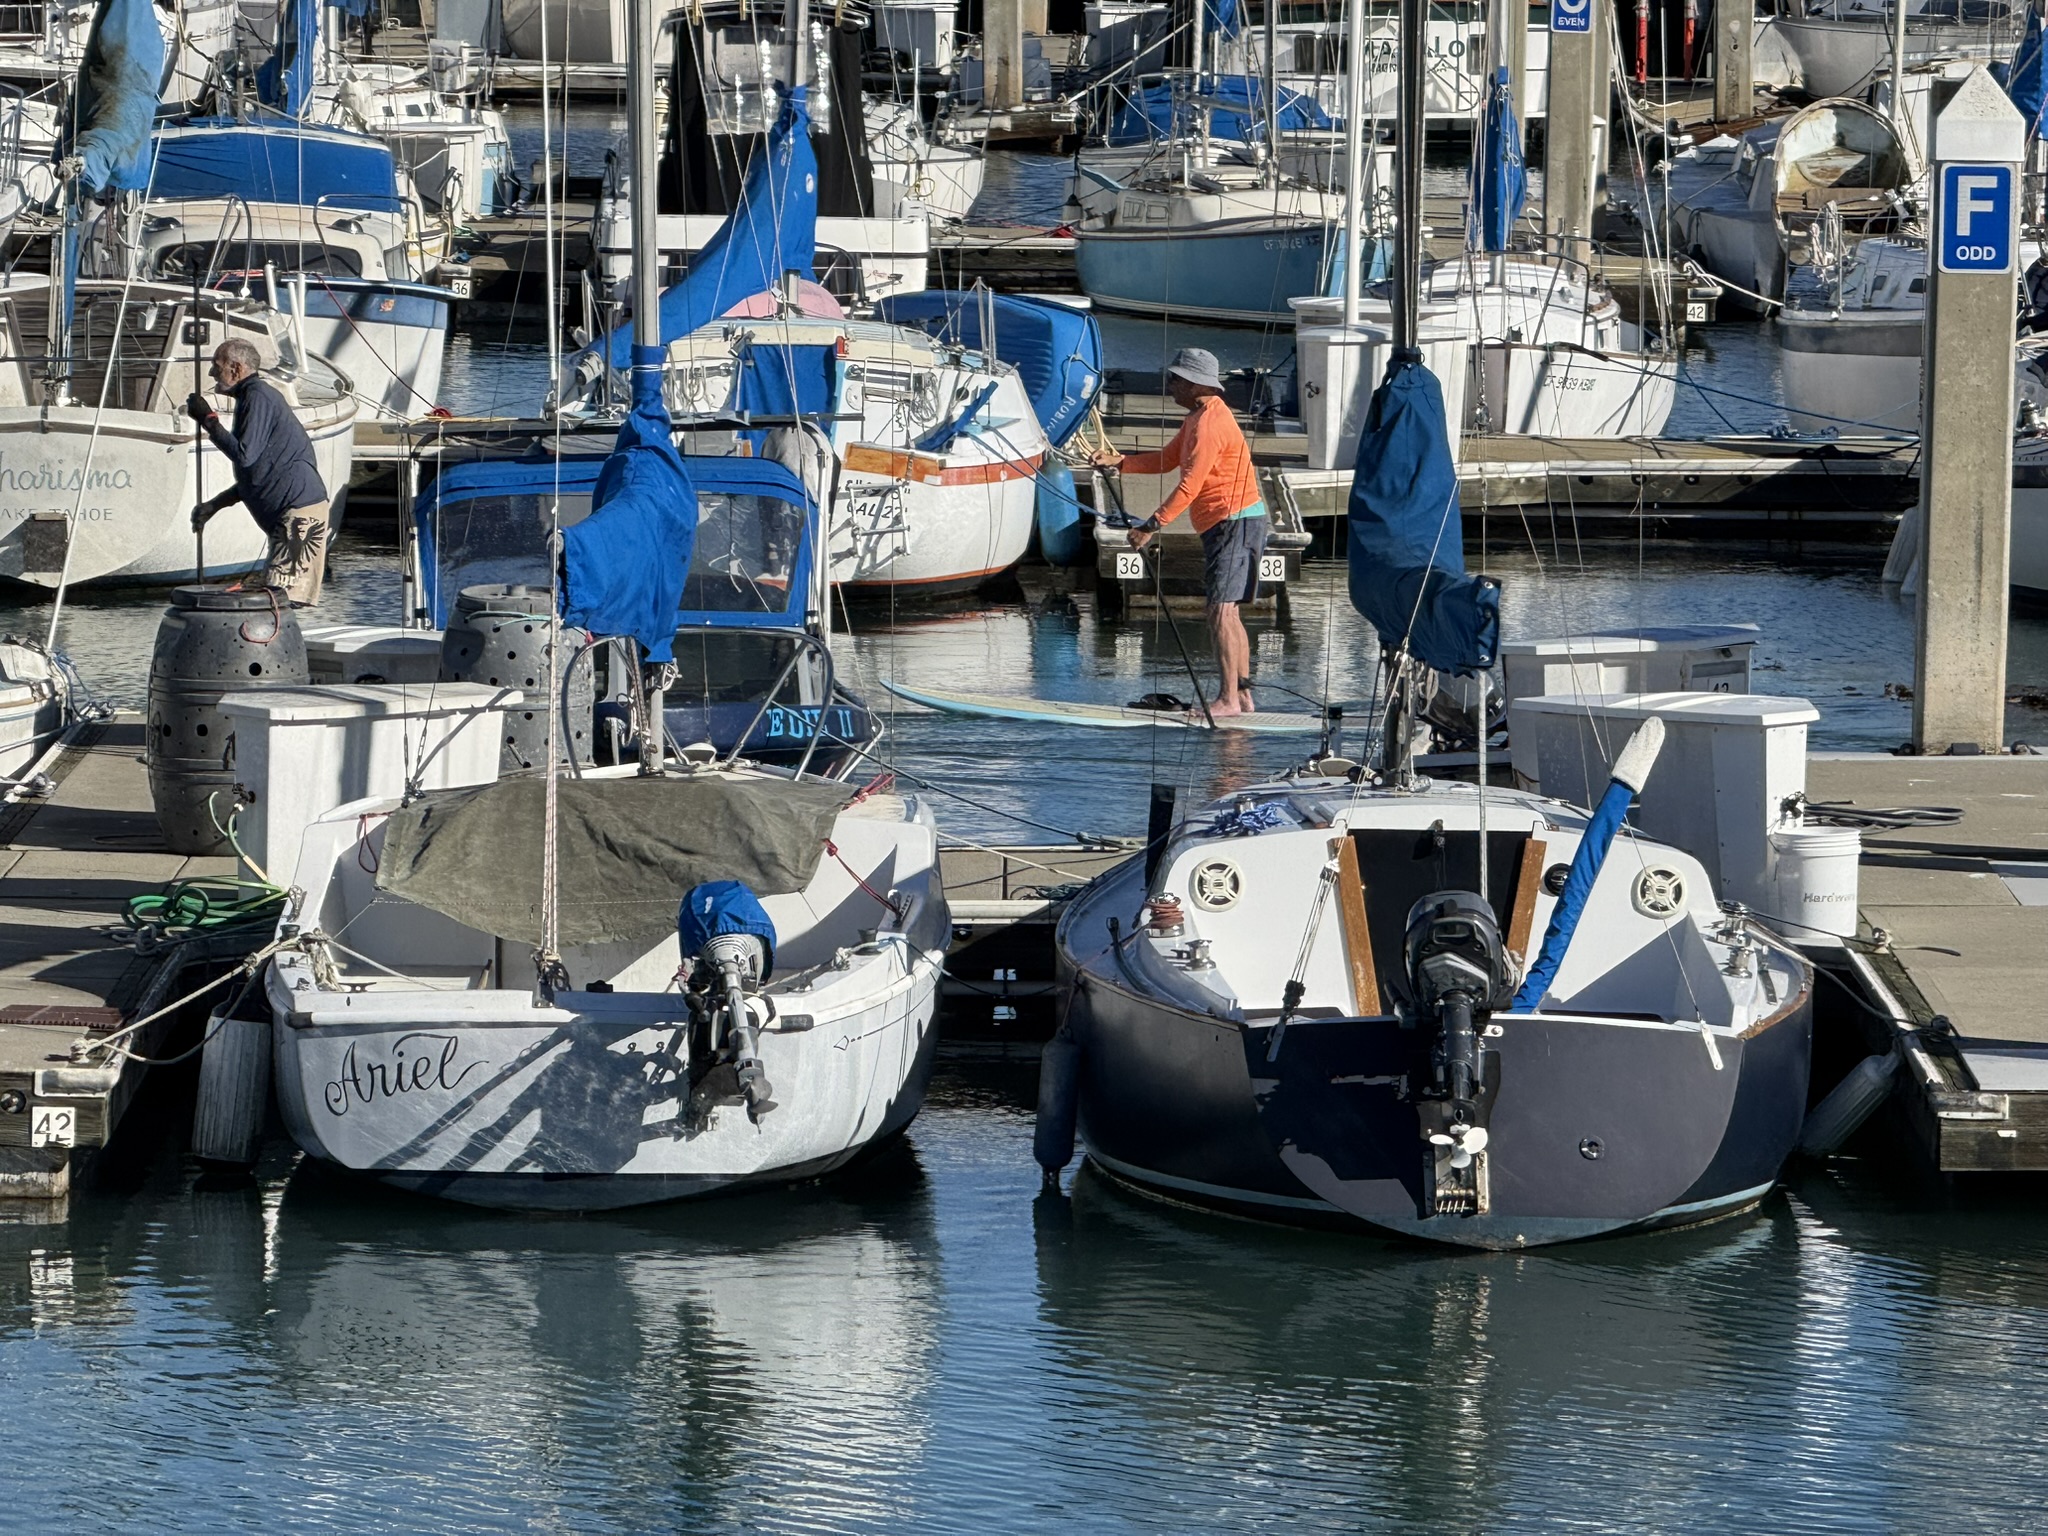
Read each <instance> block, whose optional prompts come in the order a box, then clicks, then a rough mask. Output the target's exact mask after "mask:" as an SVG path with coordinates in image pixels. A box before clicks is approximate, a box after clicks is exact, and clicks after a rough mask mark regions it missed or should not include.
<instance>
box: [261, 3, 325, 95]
mask: <svg viewBox="0 0 2048 1536" xmlns="http://www.w3.org/2000/svg"><path fill="white" fill-rule="evenodd" d="M319 49H320V0H285V3H284V5H283V7H282V8H280V10H279V11H278V13H277V49H276V51H275V52H274V53H272V54H271V56H270V57H269V58H268V59H265V60H264V61H263V63H262V65H261V66H260V67H259V68H258V69H257V71H256V96H257V99H258V100H259V101H261V102H262V103H263V104H264V105H265V106H266V107H275V108H277V110H278V111H280V112H282V113H284V115H285V116H286V117H300V116H303V115H304V113H305V110H306V103H307V102H309V101H311V100H312V99H313V59H314V56H315V55H316V54H317V53H318V52H319Z"/></svg>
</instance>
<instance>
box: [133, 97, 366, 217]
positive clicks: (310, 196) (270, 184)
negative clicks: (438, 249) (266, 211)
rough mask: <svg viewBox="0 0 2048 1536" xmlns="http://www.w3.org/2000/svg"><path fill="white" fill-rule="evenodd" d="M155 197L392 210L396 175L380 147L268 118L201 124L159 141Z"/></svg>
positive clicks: (175, 130) (167, 133) (187, 126)
mask: <svg viewBox="0 0 2048 1536" xmlns="http://www.w3.org/2000/svg"><path fill="white" fill-rule="evenodd" d="M151 194H152V195H153V196H154V197H156V198H157V199H159V200H161V201H164V202H179V201H184V200H188V199H197V198H206V197H239V198H242V199H244V200H245V201H248V202H252V203H305V204H308V205H310V204H313V203H318V202H320V201H321V200H322V199H325V200H326V202H327V203H328V204H329V205H330V206H334V207H341V208H364V209H395V208H397V207H398V206H399V201H398V174H397V171H396V170H395V168H394V167H393V164H392V160H391V150H390V147H389V146H388V145H386V144H384V143H383V142H382V141H381V140H378V139H372V138H368V137H365V136H364V135H361V134H353V133H342V132H339V131H336V130H333V129H312V128H302V127H299V126H298V125H296V124H293V123H287V122H283V121H279V120H277V119H271V120H269V121H264V122H241V121H238V120H236V119H234V118H222V119H215V120H211V121H208V120H199V121H194V122H190V123H185V124H182V125H180V126H179V127H176V128H167V129H164V130H163V131H161V132H159V133H158V134H157V136H156V173H155V178H154V180H153V181H152V183H151Z"/></svg>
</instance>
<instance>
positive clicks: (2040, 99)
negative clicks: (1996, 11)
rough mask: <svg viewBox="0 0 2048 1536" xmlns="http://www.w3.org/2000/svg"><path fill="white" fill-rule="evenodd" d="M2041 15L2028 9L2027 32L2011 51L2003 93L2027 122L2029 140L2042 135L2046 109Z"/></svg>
mask: <svg viewBox="0 0 2048 1536" xmlns="http://www.w3.org/2000/svg"><path fill="white" fill-rule="evenodd" d="M2044 30H2048V29H2044V26H2043V23H2042V19H2041V13H2040V11H2038V10H2032V9H2030V10H2029V11H2028V12H2027V30H2026V32H2025V33H2024V34H2023V35H2022V36H2021V38H2020V45H2019V47H2018V48H2016V49H2014V50H2013V55H2012V64H2011V66H2010V67H2009V68H2008V69H2007V70H2006V72H2005V81H2004V84H2005V94H2006V95H2008V96H2010V97H2011V98H2012V104H2013V105H2014V106H2016V107H2018V108H2019V109H2020V112H2021V114H2022V115H2023V116H2024V117H2025V118H2026V120H2027V133H2028V135H2029V136H2030V137H2031V136H2032V135H2034V134H2038V133H2040V132H2041V118H2042V111H2043V108H2044V107H2048V67H2044V66H2048V61H2044V58H2043V52H2042V47H2043V32H2044Z"/></svg>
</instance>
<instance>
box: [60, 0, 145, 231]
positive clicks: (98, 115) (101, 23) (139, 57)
mask: <svg viewBox="0 0 2048 1536" xmlns="http://www.w3.org/2000/svg"><path fill="white" fill-rule="evenodd" d="M163 77H164V35H163V32H162V30H161V29H159V28H158V26H157V21H156V7H155V6H154V5H152V4H150V3H149V0H106V3H105V4H103V5H102V6H101V7H100V10H99V13H98V14H97V15H95V16H94V17H93V19H92V33H91V35H90V36H89V37H87V39H86V44H85V60H84V62H83V63H82V64H80V65H79V68H78V88H77V90H76V91H75V92H73V93H72V102H71V105H72V111H71V122H70V125H69V126H70V128H71V132H72V136H71V139H70V152H71V153H72V154H74V155H76V156H77V157H78V158H79V159H80V160H81V161H82V162H83V168H82V169H81V171H80V173H79V181H80V183H81V184H82V185H83V187H84V189H85V191H86V192H87V193H89V194H93V195H97V194H99V193H102V192H140V191H143V190H144V189H145V188H147V187H148V185H149V154H148V151H149V135H150V129H151V128H152V127H153V126H154V125H155V123H156V104H157V95H158V93H159V92H160V91H161V90H162V88H163Z"/></svg>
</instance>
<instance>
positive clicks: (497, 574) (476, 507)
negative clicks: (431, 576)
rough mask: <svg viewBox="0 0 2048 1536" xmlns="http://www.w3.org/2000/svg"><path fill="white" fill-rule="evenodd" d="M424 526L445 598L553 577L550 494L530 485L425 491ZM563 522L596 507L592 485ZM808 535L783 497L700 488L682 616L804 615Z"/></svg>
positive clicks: (566, 502)
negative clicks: (439, 499)
mask: <svg viewBox="0 0 2048 1536" xmlns="http://www.w3.org/2000/svg"><path fill="white" fill-rule="evenodd" d="M425 500H426V501H427V503H428V504H427V505H426V506H425V507H423V509H422V515H421V519H420V523H421V527H420V532H421V535H422V541H423V547H424V548H430V549H431V550H432V551H433V552H434V554H433V556H432V560H433V569H434V571H435V573H436V575H437V576H438V577H439V580H438V581H437V583H436V590H437V592H438V594H439V596H440V601H441V602H442V603H444V604H445V603H446V602H447V601H449V600H451V599H452V598H453V595H454V594H455V593H457V592H459V591H461V590H462V589H463V588H464V587H471V586H477V585H480V584H483V583H487V582H506V583H525V584H531V585H537V586H543V587H544V586H546V585H547V584H548V569H547V558H546V555H545V550H546V547H547V530H548V523H549V510H548V509H549V506H550V505H551V501H552V498H550V497H549V496H547V495H544V494H539V493H533V492H525V493H517V494H509V495H481V496H466V497H463V498H462V499H460V500H450V501H448V502H446V503H445V504H440V505H435V504H433V503H432V499H431V496H430V497H428V498H426V499H425ZM561 507H562V526H563V527H565V528H568V527H573V526H574V525H576V524H577V523H580V522H581V521H583V519H584V518H586V517H588V516H589V515H590V495H589V493H588V492H587V491H577V492H571V491H567V490H565V491H564V492H563V494H562V498H561ZM803 542H804V514H803V509H802V508H801V507H799V506H797V505H795V504H794V503H791V502H788V501H784V500H783V499H782V498H780V497H777V496H762V495H749V494H742V493H738V492H727V491H707V490H701V489H700V490H699V491H698V493H697V545H696V549H695V551H694V552H693V554H692V555H691V558H690V574H689V578H688V580H687V581H686V582H685V584H684V587H683V617H684V620H685V622H687V621H688V618H689V616H690V615H691V614H704V615H747V614H754V615H767V614H774V615H782V614H787V613H789V612H790V611H791V609H792V607H793V606H794V607H795V608H796V609H797V610H798V617H799V618H801V609H802V606H803V593H802V591H801V587H802V581H801V578H800V573H799V570H798V566H799V561H800V556H801V553H802V550H803Z"/></svg>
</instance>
